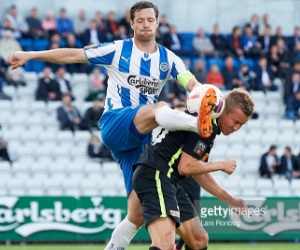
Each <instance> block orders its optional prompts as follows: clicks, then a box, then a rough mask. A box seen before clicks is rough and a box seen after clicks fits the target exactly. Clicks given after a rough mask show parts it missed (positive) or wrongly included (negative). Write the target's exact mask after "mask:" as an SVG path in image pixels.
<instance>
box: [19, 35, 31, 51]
mask: <svg viewBox="0 0 300 250" xmlns="http://www.w3.org/2000/svg"><path fill="white" fill-rule="evenodd" d="M18 41H19V43H20V45H21V47H22V48H24V50H25V51H30V50H33V42H32V39H29V38H20V39H19V40H18Z"/></svg>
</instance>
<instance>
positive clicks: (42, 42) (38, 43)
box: [33, 39, 50, 50]
mask: <svg viewBox="0 0 300 250" xmlns="http://www.w3.org/2000/svg"><path fill="white" fill-rule="evenodd" d="M49 44H50V41H49V40H48V39H37V40H35V41H34V42H33V49H34V50H46V49H48V47H49Z"/></svg>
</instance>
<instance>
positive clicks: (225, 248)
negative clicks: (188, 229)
mask: <svg viewBox="0 0 300 250" xmlns="http://www.w3.org/2000/svg"><path fill="white" fill-rule="evenodd" d="M104 247H105V245H103V244H85V245H72V244H70V245H52V244H51V245H26V246H20V245H11V246H0V250H69V249H72V250H96V249H97V250H101V249H104ZM126 249H128V250H148V249H149V244H132V245H130V246H129V247H128V248H126ZM208 249H210V250H250V249H251V250H253V249H255V250H262V249H263V250H269V249H270V250H282V249H288V250H294V249H295V250H296V249H297V250H298V249H300V244H295V243H279V242H274V243H254V244H248V243H210V244H209V247H208Z"/></svg>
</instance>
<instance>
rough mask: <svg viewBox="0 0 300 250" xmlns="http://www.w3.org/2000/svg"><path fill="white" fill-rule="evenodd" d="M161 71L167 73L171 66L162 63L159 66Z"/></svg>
mask: <svg viewBox="0 0 300 250" xmlns="http://www.w3.org/2000/svg"><path fill="white" fill-rule="evenodd" d="M159 69H160V70H161V71H162V72H167V71H168V70H169V64H167V63H166V62H162V63H161V64H160V65H159Z"/></svg>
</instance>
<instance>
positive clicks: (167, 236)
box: [152, 231, 175, 249]
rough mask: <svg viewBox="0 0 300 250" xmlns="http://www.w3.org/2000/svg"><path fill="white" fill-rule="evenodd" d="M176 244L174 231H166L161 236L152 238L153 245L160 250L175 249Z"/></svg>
mask: <svg viewBox="0 0 300 250" xmlns="http://www.w3.org/2000/svg"><path fill="white" fill-rule="evenodd" d="M174 242H175V234H174V232H172V231H165V232H164V233H162V234H160V235H156V236H154V237H153V238H152V244H153V245H154V246H157V247H159V248H160V249H173V248H174Z"/></svg>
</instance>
